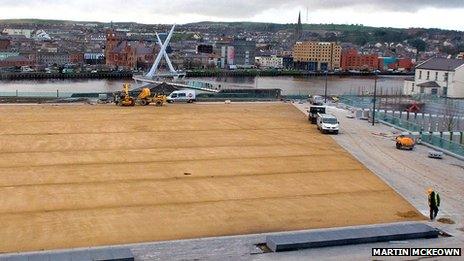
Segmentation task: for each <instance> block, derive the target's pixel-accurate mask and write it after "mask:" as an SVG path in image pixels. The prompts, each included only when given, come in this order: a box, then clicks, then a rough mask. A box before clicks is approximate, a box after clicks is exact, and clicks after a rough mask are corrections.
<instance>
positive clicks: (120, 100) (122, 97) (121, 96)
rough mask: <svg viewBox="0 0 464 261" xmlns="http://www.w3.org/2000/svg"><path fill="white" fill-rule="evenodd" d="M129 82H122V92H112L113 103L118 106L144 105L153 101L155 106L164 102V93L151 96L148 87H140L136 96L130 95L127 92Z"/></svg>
mask: <svg viewBox="0 0 464 261" xmlns="http://www.w3.org/2000/svg"><path fill="white" fill-rule="evenodd" d="M129 88H130V84H128V83H125V84H123V90H122V92H118V93H115V94H114V98H115V103H116V104H117V105H119V106H134V105H136V104H138V105H142V106H146V105H149V104H150V103H154V104H155V105H156V106H163V105H164V104H165V103H166V95H162V94H155V95H154V96H151V91H150V89H149V88H142V90H141V91H140V93H139V95H137V97H136V98H134V97H131V96H130V93H129Z"/></svg>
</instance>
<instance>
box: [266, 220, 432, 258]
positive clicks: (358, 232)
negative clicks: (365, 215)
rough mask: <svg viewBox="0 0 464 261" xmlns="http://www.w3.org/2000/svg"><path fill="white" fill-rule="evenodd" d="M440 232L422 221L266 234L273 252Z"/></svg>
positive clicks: (385, 240)
mask: <svg viewBox="0 0 464 261" xmlns="http://www.w3.org/2000/svg"><path fill="white" fill-rule="evenodd" d="M438 235H439V231H438V230H437V229H435V228H432V227H430V226H428V225H426V224H423V223H419V222H417V223H410V224H403V223H393V224H384V225H378V226H358V227H343V228H338V229H330V230H322V231H321V230H320V229H319V230H315V231H308V232H300V233H293V234H283V235H270V236H267V237H266V246H267V247H268V248H269V249H271V250H272V251H274V252H281V251H292V250H301V249H306V248H318V247H331V246H345V245H354V244H366V243H377V242H387V241H400V240H411V239H424V238H437V237H438Z"/></svg>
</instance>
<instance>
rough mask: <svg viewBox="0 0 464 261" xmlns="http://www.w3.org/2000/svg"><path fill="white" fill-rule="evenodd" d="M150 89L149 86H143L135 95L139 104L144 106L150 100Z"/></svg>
mask: <svg viewBox="0 0 464 261" xmlns="http://www.w3.org/2000/svg"><path fill="white" fill-rule="evenodd" d="M150 96H151V91H150V89H149V88H143V89H142V91H141V92H140V93H139V95H138V96H137V100H138V102H139V103H140V105H142V106H145V105H148V104H150V102H151V97H150Z"/></svg>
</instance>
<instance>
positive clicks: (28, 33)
mask: <svg viewBox="0 0 464 261" xmlns="http://www.w3.org/2000/svg"><path fill="white" fill-rule="evenodd" d="M32 32H33V30H30V29H13V28H5V29H3V33H4V34H7V35H24V36H25V37H26V38H31V35H32Z"/></svg>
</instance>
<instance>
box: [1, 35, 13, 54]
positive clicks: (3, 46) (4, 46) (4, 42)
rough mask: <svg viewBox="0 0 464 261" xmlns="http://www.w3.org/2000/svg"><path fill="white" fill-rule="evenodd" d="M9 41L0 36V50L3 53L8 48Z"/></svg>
mask: <svg viewBox="0 0 464 261" xmlns="http://www.w3.org/2000/svg"><path fill="white" fill-rule="evenodd" d="M10 44H11V41H10V38H8V37H6V36H3V35H0V50H1V51H5V50H7V49H8V47H10Z"/></svg>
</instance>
